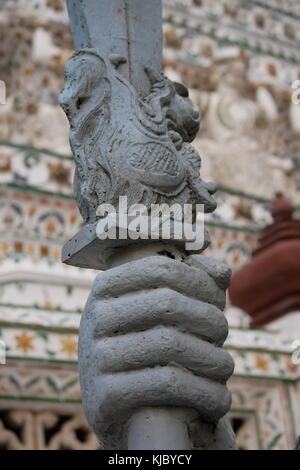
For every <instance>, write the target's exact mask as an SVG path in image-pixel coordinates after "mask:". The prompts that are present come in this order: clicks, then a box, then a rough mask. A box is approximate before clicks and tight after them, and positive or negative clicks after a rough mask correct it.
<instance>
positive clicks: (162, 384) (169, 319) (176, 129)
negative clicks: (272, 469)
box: [59, 0, 235, 449]
mask: <svg viewBox="0 0 300 470" xmlns="http://www.w3.org/2000/svg"><path fill="white" fill-rule="evenodd" d="M67 3H68V9H69V15H70V19H71V27H72V31H73V35H74V40H75V45H76V47H77V49H78V50H77V51H76V52H75V54H74V55H73V57H72V58H71V59H70V60H69V61H68V63H67V65H66V69H65V87H64V90H63V91H62V93H61V94H60V98H59V99H60V103H61V105H62V107H63V109H64V110H65V112H66V114H67V116H68V119H69V122H70V143H71V147H72V151H73V155H74V159H75V163H76V174H75V184H74V186H75V196H76V200H77V203H78V206H79V209H80V211H81V214H82V216H83V219H84V221H85V224H86V225H85V226H84V227H83V229H82V230H81V231H80V232H79V233H78V234H77V235H75V237H74V239H72V241H70V242H69V243H67V244H66V245H65V248H64V254H63V259H64V261H65V262H67V263H69V264H74V265H77V266H83V267H90V268H98V269H99V267H100V268H102V269H107V271H106V272H103V273H101V274H100V275H99V276H97V278H96V280H95V283H94V286H93V289H92V292H91V294H90V297H89V299H88V302H87V305H86V308H85V312H84V314H83V317H82V321H81V325H80V335H79V371H80V382H81V392H82V400H83V407H84V410H85V413H86V416H87V419H88V421H89V423H90V425H91V427H92V429H93V430H94V431H95V433H96V435H97V436H98V438H99V440H100V442H101V443H102V444H103V445H104V446H105V448H107V449H121V448H123V449H126V448H129V449H146V448H150V449H151V448H153V449H190V448H202V449H220V448H221V449H232V448H235V443H234V436H233V433H232V430H231V428H230V426H229V424H228V422H227V421H226V420H224V419H223V416H224V415H225V414H226V413H227V411H228V410H229V408H230V401H231V399H230V393H229V391H228V390H227V388H226V381H227V379H228V378H229V377H230V375H231V374H232V371H233V362H232V360H231V358H230V356H229V355H228V353H227V352H225V351H224V350H223V349H222V345H223V342H224V340H225V338H226V336H227V322H226V320H225V317H224V315H223V313H222V310H223V308H224V305H225V291H226V288H227V286H228V282H229V278H230V270H229V269H228V268H227V267H226V266H225V265H223V264H220V263H217V262H216V261H215V260H212V259H211V258H208V257H204V256H199V255H192V256H188V253H186V252H185V251H184V249H183V248H177V247H176V249H175V243H174V240H171V241H170V240H168V241H167V246H168V249H167V250H165V249H163V250H162V249H161V246H159V244H155V243H152V242H151V240H150V241H149V246H150V249H149V247H148V248H147V249H146V248H145V247H144V246H143V245H141V244H139V243H137V244H136V245H133V246H132V242H131V247H130V249H129V248H128V246H127V247H126V245H127V244H128V245H129V241H128V240H125V241H124V240H123V242H122V244H120V245H119V246H117V247H116V245H115V246H114V249H113V250H111V251H109V255H105V256H104V252H105V250H107V246H108V243H109V242H106V241H104V242H101V243H100V242H99V239H97V235H96V228H95V227H96V224H97V208H98V206H99V205H100V204H102V203H110V204H112V205H114V206H115V207H117V206H118V198H119V196H127V198H128V205H131V204H135V203H143V204H144V205H145V206H146V207H147V208H148V209H150V207H151V204H153V203H167V204H168V205H171V204H173V203H175V202H177V203H179V204H180V205H183V204H185V203H190V204H192V205H193V207H195V205H196V204H203V205H204V208H205V211H206V212H211V211H213V210H214V208H215V207H216V203H215V201H214V199H213V198H212V194H213V193H214V191H215V185H214V184H212V183H205V182H204V181H202V180H201V178H200V175H199V171H200V163H201V160H200V156H199V155H198V153H197V152H196V150H195V149H194V148H193V147H192V146H191V144H190V142H191V141H192V140H193V138H194V137H195V135H196V133H197V131H198V129H199V123H200V116H199V112H198V110H197V109H196V107H195V106H194V104H193V103H192V102H191V100H190V99H189V97H188V91H187V89H186V88H185V87H184V86H183V85H180V84H178V83H173V82H171V81H170V80H169V79H168V78H166V77H165V76H163V75H162V74H161V70H160V69H161V29H162V28H161V1H160V0H152V2H141V1H140V0H130V1H128V0H80V2H78V1H75V0H68V2H67ZM147 15H148V16H147ZM145 18H147V21H145ZM195 216H196V212H195V211H194V217H195ZM160 242H163V243H164V242H165V240H160ZM206 243H207V241H206ZM116 248H117V249H116ZM126 250H127V251H126ZM163 255H167V256H163ZM172 258H174V259H172ZM112 266H115V267H113V268H112Z"/></svg>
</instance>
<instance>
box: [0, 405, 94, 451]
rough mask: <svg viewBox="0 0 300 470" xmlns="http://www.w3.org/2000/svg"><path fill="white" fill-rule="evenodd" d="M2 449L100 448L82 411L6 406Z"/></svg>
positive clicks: (0, 416)
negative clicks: (61, 411) (37, 409)
mask: <svg viewBox="0 0 300 470" xmlns="http://www.w3.org/2000/svg"><path fill="white" fill-rule="evenodd" d="M0 449H1V450H97V449H100V446H99V444H98V442H97V441H96V438H95V435H94V434H93V433H92V432H91V431H90V429H89V427H88V425H87V423H86V421H85V418H84V416H83V414H82V413H77V414H68V413H63V414H62V413H58V412H54V411H36V412H34V411H28V410H2V411H1V413H0Z"/></svg>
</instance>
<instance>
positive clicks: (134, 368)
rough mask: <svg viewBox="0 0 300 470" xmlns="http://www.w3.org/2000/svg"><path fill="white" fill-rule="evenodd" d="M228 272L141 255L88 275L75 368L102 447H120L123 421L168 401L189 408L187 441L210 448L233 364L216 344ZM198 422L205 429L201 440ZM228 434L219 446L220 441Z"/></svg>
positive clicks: (213, 264) (193, 260)
mask: <svg viewBox="0 0 300 470" xmlns="http://www.w3.org/2000/svg"><path fill="white" fill-rule="evenodd" d="M229 279H230V269H229V268H228V267H227V266H225V265H224V264H221V263H219V262H217V261H215V260H213V259H212V258H210V257H206V256H201V255H192V256H189V257H188V258H186V259H185V261H184V262H179V261H175V260H173V259H171V258H169V257H165V256H151V257H147V258H143V259H139V260H136V261H131V262H129V263H126V264H123V265H121V266H118V267H116V268H113V269H110V270H108V271H105V272H103V273H101V274H99V275H98V276H97V277H96V280H95V282H94V285H93V289H92V292H91V294H90V297H89V299H88V302H87V305H86V308H85V312H84V314H83V317H82V321H81V325H80V342H79V367H80V375H81V393H82V399H83V406H84V408H85V413H86V415H87V418H88V421H89V423H90V425H91V427H92V428H93V430H94V431H95V433H96V435H97V437H98V439H99V440H100V442H101V443H102V444H103V445H104V447H105V448H110V449H122V448H123V449H124V448H126V442H124V439H125V438H124V427H125V424H126V422H127V421H128V419H129V418H130V417H131V416H132V414H133V412H134V411H135V410H137V409H140V408H141V407H168V406H173V407H182V408H186V409H191V410H194V413H195V416H196V417H194V419H193V422H192V423H190V427H189V430H190V435H191V440H192V442H193V446H194V447H199V446H200V447H201V445H202V447H203V446H204V448H210V446H212V447H214V446H215V447H216V448H218V443H217V442H216V441H217V439H218V432H219V434H221V435H222V436H223V437H224V435H226V432H224V428H226V423H225V424H224V420H221V421H219V420H220V418H222V417H223V416H224V415H225V414H226V413H227V412H228V410H229V408H230V404H231V395H230V392H229V391H228V389H227V388H226V381H227V379H228V378H229V377H230V376H231V374H232V372H233V361H232V359H231V357H230V355H229V354H228V353H227V352H226V351H224V350H223V349H222V348H221V347H222V345H223V343H224V341H225V339H226V337H227V334H228V325H227V321H226V319H225V316H224V314H223V313H222V310H223V309H224V306H225V298H226V288H227V286H228V283H229ZM218 421H219V424H217V423H218ZM200 423H203V425H201V424H200ZM203 426H204V428H205V426H206V429H208V428H209V432H211V440H208V441H209V442H207V443H206V444H205V445H204V444H203V436H201V432H202V431H201V430H200V428H201V429H202V430H203ZM218 426H219V428H218ZM220 426H221V428H222V429H223V430H222V431H220ZM229 434H230V432H229ZM206 438H207V432H206ZM226 439H227V438H226ZM228 439H229V441H230V442H227V443H226V444H224V443H223V444H221V445H226V446H227V447H229V448H230V447H231V446H232V445H233V440H232V439H233V437H232V434H231V435H230V436H229V437H228ZM199 440H200V441H202V444H199ZM206 440H207V439H206ZM219 448H220V444H219Z"/></svg>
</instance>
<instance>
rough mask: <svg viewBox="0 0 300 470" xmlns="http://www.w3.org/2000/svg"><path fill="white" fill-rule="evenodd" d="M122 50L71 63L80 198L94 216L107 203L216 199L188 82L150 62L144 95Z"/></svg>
mask: <svg viewBox="0 0 300 470" xmlns="http://www.w3.org/2000/svg"><path fill="white" fill-rule="evenodd" d="M124 60H125V59H124V58H122V57H118V56H112V57H110V60H106V59H104V58H103V57H101V55H100V54H99V53H98V52H97V51H96V50H95V49H84V50H80V51H77V52H75V54H74V55H73V56H72V57H71V58H70V59H69V61H68V63H67V65H66V68H65V86H64V89H63V91H62V92H61V94H60V97H59V101H60V104H61V106H62V108H63V109H64V111H65V113H66V115H67V117H68V119H69V122H70V127H71V129H70V144H71V148H72V151H73V154H74V158H75V162H76V171H75V184H74V186H75V198H76V201H77V203H78V206H79V209H80V212H81V214H82V216H83V218H84V221H85V222H86V223H92V222H94V221H95V220H96V210H97V207H98V206H99V204H102V203H111V204H113V205H115V206H117V203H118V198H119V196H124V195H126V196H127V197H128V205H130V204H133V203H143V204H145V205H146V207H148V208H150V206H151V204H154V203H157V204H160V203H168V204H169V205H171V204H173V203H179V204H181V205H183V204H185V203H193V204H196V203H198V204H204V207H205V211H206V212H212V211H213V210H214V209H215V207H216V203H215V201H214V199H213V198H212V196H211V195H212V194H213V193H214V192H215V185H214V184H213V183H205V182H204V181H203V180H201V179H200V176H199V171H200V166H201V159H200V156H199V154H198V153H197V151H196V150H195V149H194V148H193V147H192V146H191V145H190V142H191V141H192V140H193V139H194V137H195V135H196V133H197V131H198V129H199V124H200V115H199V111H198V109H197V108H196V107H195V105H194V104H193V102H192V101H191V100H190V99H189V96H188V90H187V89H186V87H185V86H183V85H181V84H179V83H174V82H171V81H170V80H169V79H168V78H166V77H165V76H164V75H162V74H158V73H156V72H154V71H153V70H152V69H151V68H149V67H146V68H145V71H146V73H147V74H148V77H149V79H150V82H151V90H150V93H149V95H148V96H147V97H145V98H142V97H140V96H139V95H138V94H137V92H136V90H135V88H134V87H133V86H132V85H131V84H130V83H129V81H128V80H127V79H126V78H124V76H123V75H122V73H121V72H120V71H119V70H120V69H121V64H122V62H124Z"/></svg>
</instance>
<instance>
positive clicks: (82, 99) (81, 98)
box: [76, 96, 87, 109]
mask: <svg viewBox="0 0 300 470" xmlns="http://www.w3.org/2000/svg"><path fill="white" fill-rule="evenodd" d="M86 100H87V97H86V96H79V98H78V99H77V101H76V108H77V109H80V108H81V106H82V105H83V104H84V103H85V101H86Z"/></svg>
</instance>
